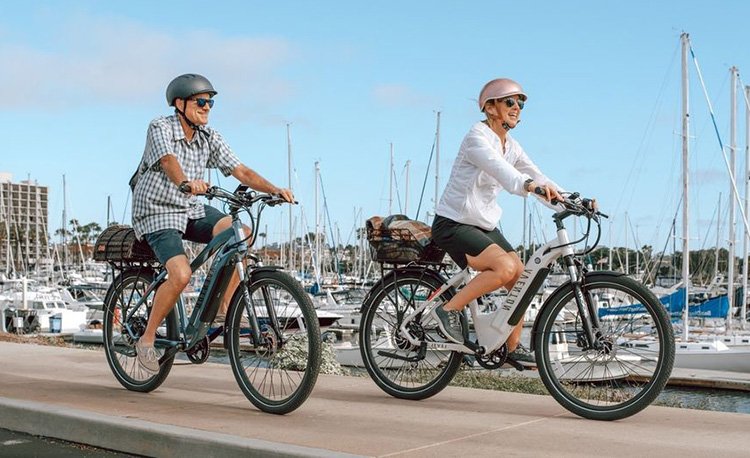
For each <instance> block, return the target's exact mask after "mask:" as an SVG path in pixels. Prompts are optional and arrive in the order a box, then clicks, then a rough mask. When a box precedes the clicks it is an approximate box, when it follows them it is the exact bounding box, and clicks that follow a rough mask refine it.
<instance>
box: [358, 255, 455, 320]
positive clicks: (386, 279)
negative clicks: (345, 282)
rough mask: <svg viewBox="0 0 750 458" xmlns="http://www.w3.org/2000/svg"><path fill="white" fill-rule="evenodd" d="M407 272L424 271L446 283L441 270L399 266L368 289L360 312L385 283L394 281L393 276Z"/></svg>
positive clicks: (361, 311) (425, 273) (362, 311)
mask: <svg viewBox="0 0 750 458" xmlns="http://www.w3.org/2000/svg"><path fill="white" fill-rule="evenodd" d="M407 272H414V273H420V274H421V273H424V275H427V276H430V277H432V278H433V279H435V280H438V281H439V282H441V283H445V278H443V276H442V275H440V273H439V272H437V271H435V270H433V269H426V268H424V267H421V266H415V265H411V266H404V267H397V268H395V269H392V270H391V271H390V272H388V273H387V274H385V275H383V277H382V278H381V279H380V280H378V282H377V283H375V284H374V285H373V286H372V288H370V289H369V291H367V294H366V295H365V298H364V300H363V301H362V307H360V309H359V311H360V313H364V311H365V308H366V307H367V304H369V302H370V301H371V300H372V296H373V295H375V293H377V292H378V291H379V290H380V289H381V288H383V287H384V285H386V284H388V283H390V282H391V281H393V280H392V279H393V277H395V276H396V275H401V274H404V273H407Z"/></svg>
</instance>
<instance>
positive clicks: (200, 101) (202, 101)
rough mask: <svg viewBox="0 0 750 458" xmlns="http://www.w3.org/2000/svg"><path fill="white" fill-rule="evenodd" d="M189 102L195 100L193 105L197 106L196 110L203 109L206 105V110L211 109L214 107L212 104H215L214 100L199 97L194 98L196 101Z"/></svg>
mask: <svg viewBox="0 0 750 458" xmlns="http://www.w3.org/2000/svg"><path fill="white" fill-rule="evenodd" d="M190 100H195V103H197V104H198V108H203V107H205V106H206V105H208V108H213V107H214V102H215V100H214V99H204V98H203V97H199V98H196V99H190Z"/></svg>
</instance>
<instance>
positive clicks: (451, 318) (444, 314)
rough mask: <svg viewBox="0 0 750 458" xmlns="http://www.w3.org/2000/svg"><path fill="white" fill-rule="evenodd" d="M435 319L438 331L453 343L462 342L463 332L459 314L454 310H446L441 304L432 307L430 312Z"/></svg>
mask: <svg viewBox="0 0 750 458" xmlns="http://www.w3.org/2000/svg"><path fill="white" fill-rule="evenodd" d="M430 316H432V317H433V318H434V319H435V321H437V324H438V327H439V328H440V331H442V333H443V334H445V336H446V337H447V338H448V340H451V341H453V342H455V343H464V334H463V331H462V330H461V315H460V314H459V312H456V311H450V312H448V311H446V310H445V309H443V306H442V305H439V306H437V307H435V308H434V309H432V312H430Z"/></svg>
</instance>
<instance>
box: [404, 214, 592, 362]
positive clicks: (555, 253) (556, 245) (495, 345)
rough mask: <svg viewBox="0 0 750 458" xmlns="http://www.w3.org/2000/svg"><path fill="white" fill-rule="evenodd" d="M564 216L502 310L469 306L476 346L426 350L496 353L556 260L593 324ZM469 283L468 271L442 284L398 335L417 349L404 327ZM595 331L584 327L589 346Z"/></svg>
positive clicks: (467, 344)
mask: <svg viewBox="0 0 750 458" xmlns="http://www.w3.org/2000/svg"><path fill="white" fill-rule="evenodd" d="M566 216H568V215H567V214H562V215H561V216H558V215H556V216H555V218H554V219H555V224H556V226H557V237H556V238H555V239H553V240H551V241H550V242H548V243H546V244H544V245H542V246H541V247H540V248H539V249H537V250H536V251H535V252H534V254H532V255H531V257H530V258H529V260H528V261H527V262H526V265H524V268H523V273H522V274H521V276H520V278H519V279H518V281H517V282H516V284H515V285H514V286H513V288H511V290H510V291H509V292H508V296H507V297H506V299H505V301H504V302H503V305H502V307H500V308H498V309H497V310H495V311H493V312H491V313H480V312H479V305H478V303H477V300H476V299H474V300H472V301H471V302H469V304H468V305H469V312H470V313H471V317H472V320H473V322H474V330H475V332H476V336H477V342H478V344H479V346H477V345H474V344H473V343H472V342H468V341H466V342H464V343H463V344H456V343H447V342H425V344H426V345H427V348H434V349H440V350H450V351H460V352H462V353H478V354H487V353H492V352H493V351H496V350H498V349H499V348H500V347H502V345H503V344H504V343H505V341H506V340H507V339H508V337H509V336H510V334H511V332H512V331H513V328H514V327H515V326H516V325H517V324H518V323H519V322H520V320H521V318H522V317H523V315H524V313H525V312H526V309H527V308H528V307H529V305H530V304H531V300H532V298H533V297H534V294H536V292H537V291H538V290H539V288H540V286H541V285H542V282H544V279H545V278H546V277H547V275H548V274H549V271H550V267H551V265H552V264H553V263H554V262H555V261H556V260H557V259H558V258H560V257H562V258H563V259H564V260H565V264H566V266H567V268H568V274H569V275H570V280H571V282H572V283H573V284H574V285H575V287H576V302H577V303H578V307H579V309H581V310H582V311H583V310H584V309H585V310H586V311H587V314H588V315H589V317H591V319H592V320H596V319H597V318H596V313H593V314H592V313H591V309H590V307H589V305H590V301H586V300H585V298H584V296H583V294H582V292H581V288H580V279H579V278H578V272H577V269H576V266H575V262H574V254H575V251H574V249H573V246H572V244H571V243H570V239H569V237H568V232H567V230H566V229H565V226H564V225H563V224H562V219H563V218H564V217H566ZM470 279H471V274H470V273H469V268H468V267H467V268H465V269H463V270H462V271H461V272H459V273H457V274H456V275H453V276H451V277H450V278H449V279H448V280H447V281H446V284H444V285H443V286H442V287H441V288H440V289H438V290H437V291H435V292H434V293H433V294H432V295H431V296H430V297H429V298H428V300H427V301H426V302H425V303H423V304H422V305H420V306H419V307H417V309H416V310H414V312H412V313H411V314H410V315H409V316H407V317H406V318H405V319H404V321H403V323H401V327H400V331H401V335H402V336H404V337H406V338H407V339H408V340H409V342H410V343H411V344H412V345H414V346H420V345H421V344H422V341H421V340H419V339H417V338H415V337H414V336H412V335H411V334H410V333H409V332H408V324H409V323H410V322H411V321H412V320H414V319H416V318H417V317H418V316H420V313H421V312H423V311H425V310H426V311H429V310H431V309H432V308H433V307H434V306H436V305H438V304H441V303H440V302H438V300H437V298H439V297H440V296H441V295H442V294H443V293H444V292H445V291H447V290H449V289H450V288H457V287H459V286H461V285H463V284H465V283H467V282H468V281H469V280H470ZM595 328H598V322H596V323H594V325H593V326H591V327H589V326H586V332H587V334H588V336H589V337H590V338H591V340H589V341H590V342H595V339H593V338H592V336H593V334H594V332H595V331H594V329H595Z"/></svg>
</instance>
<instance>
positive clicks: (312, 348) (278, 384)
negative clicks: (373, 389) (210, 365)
mask: <svg viewBox="0 0 750 458" xmlns="http://www.w3.org/2000/svg"><path fill="white" fill-rule="evenodd" d="M245 288H246V292H247V298H249V301H247V300H246V296H245V294H244V293H245V291H243V290H244V289H245ZM251 313H252V314H251ZM252 316H255V317H256V318H257V321H258V325H259V328H260V329H259V331H260V336H259V337H260V340H261V342H260V344H259V345H256V343H255V341H254V339H253V331H252V328H251V327H250V323H251V320H252ZM228 323H229V329H227V331H226V335H227V336H228V339H229V360H230V362H231V365H232V372H233V373H234V376H235V378H236V379H237V383H238V384H239V385H240V388H241V389H242V392H243V393H244V394H245V396H246V397H247V398H248V399H249V400H250V402H252V403H253V404H254V405H255V406H256V407H257V408H259V409H260V410H262V411H264V412H269V413H275V414H285V413H288V412H291V411H293V410H295V409H297V408H298V407H299V406H301V405H302V403H303V402H305V400H306V399H307V397H308V396H309V395H310V393H311V392H312V389H313V387H314V386H315V381H316V380H317V378H318V372H319V371H320V360H321V348H320V345H321V344H320V326H319V325H318V318H317V315H316V314H315V309H314V308H313V304H312V301H311V300H310V298H309V296H308V295H307V293H305V291H304V290H303V289H302V287H301V286H300V284H299V283H297V281H296V280H294V279H293V278H292V277H291V276H289V275H288V274H286V273H284V272H281V271H268V270H266V271H256V272H253V273H252V277H251V279H250V283H248V284H246V285H240V287H239V288H237V291H236V292H235V294H234V297H233V298H232V305H231V310H230V315H229V319H228Z"/></svg>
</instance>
